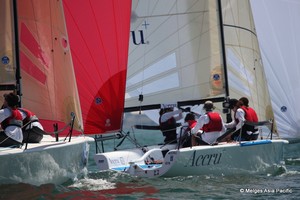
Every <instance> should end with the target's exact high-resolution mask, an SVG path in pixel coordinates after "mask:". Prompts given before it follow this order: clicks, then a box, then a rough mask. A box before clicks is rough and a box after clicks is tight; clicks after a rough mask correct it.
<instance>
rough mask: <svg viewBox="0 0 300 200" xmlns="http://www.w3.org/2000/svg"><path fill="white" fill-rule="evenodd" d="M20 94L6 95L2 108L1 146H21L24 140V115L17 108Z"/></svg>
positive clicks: (0, 115) (0, 116) (0, 117)
mask: <svg viewBox="0 0 300 200" xmlns="http://www.w3.org/2000/svg"><path fill="white" fill-rule="evenodd" d="M18 102H19V96H17V95H15V94H14V93H12V92H11V93H9V94H5V95H4V104H3V108H2V109H1V110H0V122H1V128H2V129H3V131H0V147H10V146H11V147H19V146H20V145H21V144H22V141H23V134H22V128H21V127H22V125H23V123H22V115H21V113H20V111H19V110H18V109H17V106H18Z"/></svg>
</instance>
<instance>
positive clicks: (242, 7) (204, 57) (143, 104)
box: [94, 0, 288, 178]
mask: <svg viewBox="0 0 300 200" xmlns="http://www.w3.org/2000/svg"><path fill="white" fill-rule="evenodd" d="M131 8H132V10H131V27H130V28H131V30H130V32H131V36H130V43H129V44H130V46H129V59H128V69H127V80H126V81H127V83H126V84H127V85H126V95H125V112H136V111H138V112H140V113H145V112H148V111H150V110H154V109H157V110H156V112H157V113H158V109H160V107H161V105H162V104H165V103H175V104H176V105H177V107H179V108H180V107H181V108H186V107H191V108H192V111H194V110H193V109H194V108H195V109H196V106H198V107H200V108H201V106H202V105H203V103H204V102H205V101H207V100H211V101H213V102H214V104H215V105H216V107H217V108H216V109H217V111H219V112H222V111H224V113H225V114H226V115H224V119H225V117H226V116H227V117H228V118H230V114H229V111H230V110H228V107H226V105H227V103H228V99H229V98H237V99H239V98H240V97H242V96H245V97H248V98H249V100H250V105H251V106H252V107H254V108H255V110H256V111H257V113H258V116H259V119H260V120H261V122H260V123H257V124H255V126H259V127H260V128H259V129H260V132H261V136H260V139H259V140H256V141H239V142H233V143H226V142H219V143H218V144H217V145H207V146H193V147H187V148H179V147H178V145H177V144H158V145H153V146H140V145H139V144H138V142H136V141H135V140H134V138H131V139H132V141H133V142H134V144H135V145H136V148H134V149H123V150H116V151H112V152H101V153H100V152H98V153H97V154H96V155H95V156H94V159H95V161H96V164H97V166H98V168H99V170H100V171H105V170H113V171H118V172H124V173H127V174H131V175H133V176H141V177H150V178H151V177H160V176H165V177H171V176H188V175H200V174H207V175H209V174H216V175H229V174H249V173H266V172H267V171H268V170H270V169H273V167H274V166H275V168H276V166H278V165H281V164H282V161H283V148H284V145H285V144H286V143H288V142H287V141H286V140H281V139H276V140H274V139H273V138H274V137H275V136H276V135H273V134H272V128H270V127H272V120H273V119H274V116H273V112H272V106H271V103H270V99H269V93H268V88H267V85H266V81H265V74H264V69H263V66H262V63H261V57H260V51H259V46H258V42H257V36H256V32H255V26H254V22H253V19H252V13H251V6H250V3H249V1H248V0H222V1H220V0H219V1H211V0H194V1H191V0H181V1H177V0H171V1H165V0H156V1H154V0H153V1H151V0H145V1H138V0H133V1H132V7H131ZM114 58H115V59H119V57H117V56H116V57H114ZM223 106H224V107H223ZM108 109H109V108H108ZM108 112H109V111H108ZM136 123H138V120H137V121H136ZM264 125H268V126H269V128H270V129H268V128H263V127H261V126H264ZM136 127H137V126H136ZM138 127H140V128H143V127H144V128H149V129H155V128H159V127H158V126H156V127H155V126H152V125H151V126H147V125H145V124H139V126H138ZM105 134H106V133H105ZM148 134H151V133H148ZM152 134H155V133H152ZM120 135H121V136H122V135H123V136H124V134H122V132H120ZM121 136H120V137H121ZM111 137H113V136H111ZM124 137H128V138H130V136H129V134H126V135H125V136H124ZM276 137H279V136H276ZM107 138H110V136H109V135H103V136H102V138H101V137H100V138H98V139H97V140H98V141H100V142H103V141H104V140H106V139H107ZM121 143H122V141H121V142H120V143H118V145H119V144H121ZM117 147H118V146H116V147H115V149H117Z"/></svg>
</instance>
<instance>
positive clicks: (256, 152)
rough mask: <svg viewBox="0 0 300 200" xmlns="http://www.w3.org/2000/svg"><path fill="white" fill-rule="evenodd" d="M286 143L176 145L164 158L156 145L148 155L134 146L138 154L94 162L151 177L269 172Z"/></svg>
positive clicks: (107, 156) (280, 158) (112, 155)
mask: <svg viewBox="0 0 300 200" xmlns="http://www.w3.org/2000/svg"><path fill="white" fill-rule="evenodd" d="M285 143H288V142H287V141H286V140H272V141H271V140H258V141H251V142H242V143H241V144H239V143H222V144H219V145H215V146H195V147H192V148H189V147H188V148H182V149H179V150H178V149H174V148H173V150H170V151H168V152H167V153H166V155H165V157H163V156H162V154H161V153H160V156H161V157H159V156H158V155H159V154H158V152H159V151H160V152H161V150H160V149H159V148H156V149H155V148H154V149H152V150H149V151H148V152H147V153H148V155H146V154H147V153H146V154H140V157H139V158H138V153H137V152H138V150H137V149H135V151H134V152H135V153H132V152H129V151H118V152H110V153H102V154H96V155H95V161H96V163H97V165H98V167H99V169H100V170H109V169H110V170H115V171H122V172H125V173H128V174H131V175H133V176H139V177H149V178H151V177H160V176H163V177H174V176H189V175H231V174H246V173H247V174H249V173H266V172H268V170H272V169H273V168H274V166H277V167H278V165H282V163H283V148H284V144H285ZM140 152H142V151H140ZM152 153H153V154H152ZM154 153H155V154H156V155H154ZM152 155H153V156H152ZM129 156H131V158H129ZM149 156H150V157H153V158H155V160H160V159H161V161H162V163H160V164H158V163H157V162H154V163H152V164H149V163H147V162H145V160H147V158H149ZM126 162H127V163H126ZM118 163H119V164H118Z"/></svg>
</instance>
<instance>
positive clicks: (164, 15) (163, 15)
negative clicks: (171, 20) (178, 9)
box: [137, 10, 208, 19]
mask: <svg viewBox="0 0 300 200" xmlns="http://www.w3.org/2000/svg"><path fill="white" fill-rule="evenodd" d="M205 12H208V11H207V10H204V11H194V12H184V13H174V14H169V13H167V14H161V15H145V16H137V19H139V18H154V17H170V16H174V15H188V14H196V13H197V14H198V13H205Z"/></svg>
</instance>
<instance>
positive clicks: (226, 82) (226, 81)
mask: <svg viewBox="0 0 300 200" xmlns="http://www.w3.org/2000/svg"><path fill="white" fill-rule="evenodd" d="M217 3H218V10H219V22H220V39H221V48H222V59H223V65H224V79H225V96H226V99H227V98H228V97H229V85H228V74H227V59H226V49H225V37H224V26H223V13H222V2H221V0H218V2H217ZM226 118H227V121H231V114H230V112H229V113H227V114H226Z"/></svg>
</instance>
